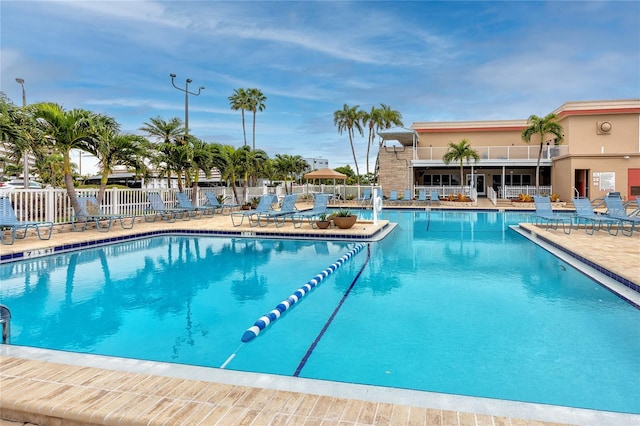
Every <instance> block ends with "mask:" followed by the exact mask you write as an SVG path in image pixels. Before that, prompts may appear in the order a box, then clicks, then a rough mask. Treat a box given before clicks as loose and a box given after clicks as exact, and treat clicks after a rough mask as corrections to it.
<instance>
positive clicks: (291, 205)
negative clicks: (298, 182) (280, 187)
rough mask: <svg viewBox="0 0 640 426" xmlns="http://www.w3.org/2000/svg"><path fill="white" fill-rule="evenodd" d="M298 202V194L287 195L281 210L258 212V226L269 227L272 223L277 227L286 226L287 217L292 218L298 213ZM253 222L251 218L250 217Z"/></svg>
mask: <svg viewBox="0 0 640 426" xmlns="http://www.w3.org/2000/svg"><path fill="white" fill-rule="evenodd" d="M297 200H298V194H287V195H285V196H284V200H282V206H281V207H280V210H268V211H266V212H257V213H256V219H257V221H258V226H267V225H269V223H270V222H273V223H275V224H276V227H281V226H282V225H284V222H285V219H286V218H287V216H289V217H292V216H293V215H294V214H295V213H297V212H298V209H296V201H297ZM249 220H251V217H249Z"/></svg>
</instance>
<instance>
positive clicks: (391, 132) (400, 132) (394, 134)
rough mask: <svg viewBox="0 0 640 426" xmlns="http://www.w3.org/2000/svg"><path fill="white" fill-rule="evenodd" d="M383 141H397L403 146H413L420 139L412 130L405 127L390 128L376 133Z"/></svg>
mask: <svg viewBox="0 0 640 426" xmlns="http://www.w3.org/2000/svg"><path fill="white" fill-rule="evenodd" d="M378 135H379V136H380V137H381V138H382V140H383V141H398V142H400V143H401V144H402V145H405V146H413V144H414V142H417V141H418V140H419V139H420V136H418V133H417V132H416V131H415V130H413V129H407V128H405V127H392V128H390V129H383V130H380V131H379V132H378Z"/></svg>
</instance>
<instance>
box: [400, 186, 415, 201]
mask: <svg viewBox="0 0 640 426" xmlns="http://www.w3.org/2000/svg"><path fill="white" fill-rule="evenodd" d="M412 192H413V191H411V190H410V189H405V190H404V191H403V193H402V202H403V203H407V204H413V194H412Z"/></svg>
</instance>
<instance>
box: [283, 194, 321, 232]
mask: <svg viewBox="0 0 640 426" xmlns="http://www.w3.org/2000/svg"><path fill="white" fill-rule="evenodd" d="M330 198H331V194H316V195H315V196H314V197H313V207H312V208H311V209H310V210H302V211H297V212H295V213H294V214H292V215H291V220H292V221H293V227H294V228H300V227H301V226H302V222H303V221H304V220H305V219H307V220H308V221H309V224H311V227H312V228H315V227H316V225H315V219H317V218H318V217H319V216H320V215H321V214H323V213H326V212H327V206H328V205H329V199H330Z"/></svg>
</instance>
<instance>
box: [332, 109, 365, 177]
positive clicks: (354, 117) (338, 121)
mask: <svg viewBox="0 0 640 426" xmlns="http://www.w3.org/2000/svg"><path fill="white" fill-rule="evenodd" d="M359 107H360V105H356V106H353V107H350V106H349V105H347V104H344V106H343V107H342V110H338V111H335V112H334V113H333V124H334V125H335V126H337V127H338V133H340V134H342V132H343V131H344V130H346V131H347V134H348V135H349V143H350V144H351V153H352V154H353V163H354V165H355V166H356V178H357V180H358V185H360V169H359V167H358V159H357V158H356V150H355V147H354V146H353V135H354V133H355V130H357V131H358V133H360V136H363V132H362V118H363V113H362V111H360V110H358V108H359Z"/></svg>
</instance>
